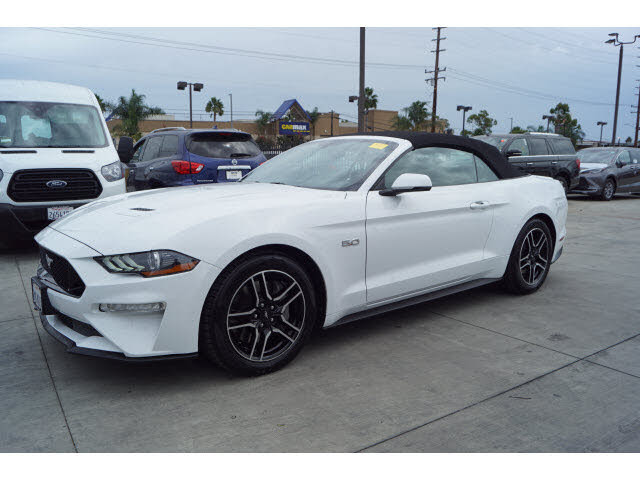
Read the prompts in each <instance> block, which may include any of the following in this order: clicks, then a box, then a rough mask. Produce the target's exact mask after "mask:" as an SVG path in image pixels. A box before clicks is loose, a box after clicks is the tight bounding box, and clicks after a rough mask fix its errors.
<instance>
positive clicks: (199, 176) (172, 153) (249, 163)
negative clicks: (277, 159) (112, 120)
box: [120, 127, 266, 191]
mask: <svg viewBox="0 0 640 480" xmlns="http://www.w3.org/2000/svg"><path fill="white" fill-rule="evenodd" d="M123 141H124V143H128V142H131V140H130V139H129V138H127V137H122V138H121V139H120V142H121V143H123ZM131 143H132V142H131ZM123 157H124V158H123ZM121 159H122V161H123V162H124V163H125V164H126V165H127V170H128V172H127V190H129V191H131V190H147V189H151V188H162V187H176V186H183V185H202V184H207V183H220V182H237V181H238V180H240V179H241V178H242V177H244V176H245V175H246V174H247V173H249V172H250V171H251V170H253V169H254V168H256V167H257V166H258V165H260V164H261V163H263V162H265V161H266V158H265V156H264V155H263V154H262V152H261V151H260V148H259V147H258V145H256V143H255V142H254V141H253V139H252V138H251V135H250V134H248V133H245V132H240V131H238V130H215V129H210V130H187V129H184V128H182V127H177V128H161V129H158V130H154V131H153V132H151V133H150V134H149V135H146V136H144V137H142V138H141V139H140V140H139V141H138V142H137V143H136V144H135V145H134V146H133V149H132V150H130V153H129V154H128V155H124V156H123V155H121Z"/></svg>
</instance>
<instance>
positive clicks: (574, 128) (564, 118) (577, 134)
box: [549, 103, 584, 146]
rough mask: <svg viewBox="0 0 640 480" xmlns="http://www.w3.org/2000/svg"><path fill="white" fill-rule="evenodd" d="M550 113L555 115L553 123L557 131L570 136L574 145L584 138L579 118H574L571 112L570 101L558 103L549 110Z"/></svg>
mask: <svg viewBox="0 0 640 480" xmlns="http://www.w3.org/2000/svg"><path fill="white" fill-rule="evenodd" d="M549 113H551V114H552V115H554V116H555V119H554V120H553V124H554V126H555V131H556V133H559V134H561V135H564V136H565V137H568V138H570V139H571V142H573V145H574V146H575V145H576V144H577V143H578V141H579V140H582V139H583V138H584V132H583V131H582V127H581V126H580V124H579V123H578V120H577V119H575V118H573V117H572V116H571V113H570V112H569V104H568V103H558V104H557V105H556V106H555V107H554V108H552V109H551V110H549Z"/></svg>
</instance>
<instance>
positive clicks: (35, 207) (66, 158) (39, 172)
mask: <svg viewBox="0 0 640 480" xmlns="http://www.w3.org/2000/svg"><path fill="white" fill-rule="evenodd" d="M123 177H124V172H123V168H122V164H121V163H120V160H119V158H118V153H117V152H116V149H115V148H114V146H113V141H112V140H111V136H110V135H109V130H108V129H107V124H106V123H105V121H104V117H103V115H102V113H101V111H100V107H99V105H98V101H97V100H96V97H95V95H94V94H93V93H92V92H91V91H90V90H89V89H87V88H83V87H76V86H72V85H65V84H62V83H51V82H38V81H30V80H0V239H1V240H4V241H5V242H6V243H14V241H16V240H18V239H20V240H22V239H24V238H25V237H29V236H33V235H34V234H35V233H37V232H38V231H40V230H41V229H43V228H44V227H45V226H46V225H47V224H48V223H50V222H52V221H53V220H56V219H57V218H59V217H61V216H63V215H65V214H67V213H69V212H70V211H72V210H73V209H74V208H76V207H78V206H80V205H83V204H85V203H88V202H91V201H92V200H96V199H98V198H104V197H109V196H112V195H117V194H121V193H125V191H126V187H125V180H124V178H123Z"/></svg>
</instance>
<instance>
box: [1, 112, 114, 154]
mask: <svg viewBox="0 0 640 480" xmlns="http://www.w3.org/2000/svg"><path fill="white" fill-rule="evenodd" d="M105 146H107V136H106V135H105V131H104V128H103V127H102V122H101V120H100V114H99V113H98V110H97V109H96V108H95V107H92V106H90V105H75V104H69V103H49V102H0V148H21V147H26V148H70V147H85V148H86V147H91V148H95V147H105Z"/></svg>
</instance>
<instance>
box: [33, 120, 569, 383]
mask: <svg viewBox="0 0 640 480" xmlns="http://www.w3.org/2000/svg"><path fill="white" fill-rule="evenodd" d="M566 216H567V200H566V198H565V194H564V191H563V189H562V186H561V185H560V183H559V182H557V181H556V180H553V179H550V178H546V177H538V176H530V175H523V174H522V173H520V172H517V171H514V170H513V169H512V167H511V166H510V165H509V164H508V162H507V161H506V160H505V158H504V157H503V156H502V155H501V154H500V153H499V152H498V150H496V149H495V148H494V147H491V146H490V145H487V144H485V143H482V142H479V141H476V140H472V139H467V138H463V137H457V136H452V135H438V134H425V133H402V132H388V133H380V134H375V135H373V134H372V135H352V136H344V137H334V138H328V139H323V140H317V141H313V142H309V143H305V144H303V145H300V146H298V147H296V148H293V149H291V150H288V151H287V152H285V153H283V154H281V155H279V156H277V157H275V158H273V159H272V160H270V161H268V162H266V163H265V164H264V165H262V166H260V167H259V168H257V169H256V170H254V171H253V172H251V173H250V174H249V175H247V176H246V177H245V178H244V179H243V180H242V181H241V182H238V183H234V184H219V185H206V186H193V187H181V188H173V189H163V190H154V191H145V192H137V193H131V194H126V195H120V196H117V197H112V198H109V199H105V200H99V201H96V202H93V203H90V204H88V205H86V206H84V207H81V208H78V209H77V210H76V211H74V212H73V213H71V214H69V215H67V216H66V217H64V218H62V219H60V220H58V221H56V222H54V223H53V224H51V225H50V226H49V227H47V228H46V229H44V230H43V231H42V232H40V233H39V234H38V236H37V237H36V240H37V242H38V244H39V246H40V252H41V255H40V256H41V265H40V267H39V268H38V272H37V275H36V276H35V277H33V279H32V287H33V298H34V305H35V306H36V309H38V310H39V311H40V317H41V320H42V323H43V325H44V328H45V329H46V330H47V331H48V332H49V333H50V334H51V335H53V336H54V337H55V338H57V339H58V340H60V341H61V342H62V343H64V344H65V345H66V346H67V349H68V351H70V352H72V353H83V354H88V355H97V356H102V357H109V358H118V359H122V360H153V359H166V358H179V357H187V356H194V355H197V354H201V355H204V356H206V357H208V358H209V359H211V360H213V361H214V362H216V363H217V364H219V365H221V366H223V367H224V368H227V369H229V370H231V371H233V372H236V373H240V374H247V375H255V374H261V373H266V372H269V371H273V370H275V369H277V368H280V367H282V366H283V365H285V364H286V363H287V362H289V361H290V360H291V359H293V358H294V357H295V355H296V354H297V353H298V352H299V351H300V349H301V348H302V346H303V345H304V343H305V341H306V340H307V339H308V338H309V336H310V335H311V333H312V332H313V330H314V328H315V327H331V326H334V325H338V324H341V323H344V322H348V321H351V320H355V319H359V318H363V317H367V316H371V315H374V314H377V313H381V312H385V311H389V310H392V309H395V308H399V307H403V306H406V305H410V304H414V303H418V302H422V301H425V300H429V299H432V298H436V297H440V296H443V295H447V294H450V293H454V292H460V291H462V290H465V289H469V288H473V287H476V286H478V285H481V284H485V283H488V282H495V281H498V280H501V281H502V282H503V284H504V286H505V287H506V288H507V289H509V290H510V291H512V292H514V293H517V294H526V293H531V292H534V291H536V290H537V289H538V288H540V286H541V285H542V283H543V282H544V281H545V278H546V276H547V274H548V273H549V268H550V266H551V264H552V263H553V262H554V261H555V260H557V259H558V257H559V256H560V254H561V252H562V246H563V243H564V239H565V233H566V232H565V221H566Z"/></svg>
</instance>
